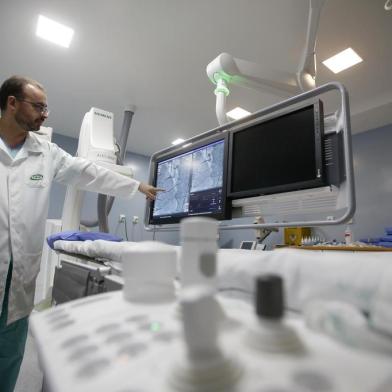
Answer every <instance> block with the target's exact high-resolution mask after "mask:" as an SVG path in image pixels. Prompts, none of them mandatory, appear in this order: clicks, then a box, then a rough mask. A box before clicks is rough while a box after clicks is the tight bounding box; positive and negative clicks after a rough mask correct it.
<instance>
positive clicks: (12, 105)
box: [7, 95, 17, 111]
mask: <svg viewBox="0 0 392 392" xmlns="http://www.w3.org/2000/svg"><path fill="white" fill-rule="evenodd" d="M16 102H17V99H16V97H15V96H13V95H9V96H8V98H7V109H8V108H9V109H11V110H13V111H15V109H16Z"/></svg>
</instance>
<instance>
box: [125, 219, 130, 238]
mask: <svg viewBox="0 0 392 392" xmlns="http://www.w3.org/2000/svg"><path fill="white" fill-rule="evenodd" d="M124 230H125V238H126V239H127V241H129V240H128V228H127V220H126V219H124Z"/></svg>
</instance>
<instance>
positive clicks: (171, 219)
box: [149, 131, 231, 225]
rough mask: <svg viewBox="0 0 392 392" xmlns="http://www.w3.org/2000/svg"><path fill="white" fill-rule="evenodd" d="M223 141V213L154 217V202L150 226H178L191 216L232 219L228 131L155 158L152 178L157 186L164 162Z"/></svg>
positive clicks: (151, 204)
mask: <svg viewBox="0 0 392 392" xmlns="http://www.w3.org/2000/svg"><path fill="white" fill-rule="evenodd" d="M220 140H222V141H223V143H224V149H223V183H222V204H223V209H222V212H220V213H209V214H176V215H171V216H168V217H154V216H153V211H154V203H155V202H154V201H152V202H151V203H150V207H149V209H150V211H149V224H150V225H166V224H176V223H179V222H180V221H181V219H183V218H187V217H191V216H205V217H209V218H214V219H217V220H226V219H230V217H231V208H230V207H231V203H230V200H229V199H228V198H227V174H228V171H227V170H228V167H227V166H228V165H227V164H228V154H229V133H228V132H226V131H223V132H220V133H217V134H215V135H212V136H208V137H206V138H204V139H202V140H199V141H197V142H194V143H192V144H191V145H189V146H187V143H186V141H185V142H184V143H183V146H186V147H180V148H177V149H176V150H174V151H169V152H167V153H164V154H162V155H159V156H157V157H155V159H154V160H153V162H152V165H153V169H152V172H153V177H152V181H151V183H152V185H154V186H156V182H157V171H158V164H159V163H160V162H162V161H166V160H168V159H172V158H175V157H176V156H180V155H183V154H186V153H189V152H190V151H192V150H196V149H198V148H201V147H204V146H207V145H209V144H212V143H215V142H218V141H220Z"/></svg>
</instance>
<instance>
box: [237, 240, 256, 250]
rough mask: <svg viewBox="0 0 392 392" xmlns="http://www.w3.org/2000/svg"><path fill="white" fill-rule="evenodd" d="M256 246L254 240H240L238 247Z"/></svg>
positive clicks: (251, 248)
mask: <svg viewBox="0 0 392 392" xmlns="http://www.w3.org/2000/svg"><path fill="white" fill-rule="evenodd" d="M255 247H256V242H255V241H242V242H241V245H240V249H249V250H253V249H255Z"/></svg>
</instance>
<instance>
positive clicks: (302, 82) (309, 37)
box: [207, 0, 326, 125]
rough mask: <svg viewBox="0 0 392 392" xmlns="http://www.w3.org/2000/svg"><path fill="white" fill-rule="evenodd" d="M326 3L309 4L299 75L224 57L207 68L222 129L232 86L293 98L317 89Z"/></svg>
mask: <svg viewBox="0 0 392 392" xmlns="http://www.w3.org/2000/svg"><path fill="white" fill-rule="evenodd" d="M325 1H326V0H309V17H308V26H307V34H306V41H305V47H304V50H303V54H302V57H301V60H300V63H299V67H298V71H297V73H296V74H294V73H289V72H285V71H282V70H277V69H269V68H267V67H263V66H260V65H259V64H256V63H253V62H250V61H247V60H242V59H238V58H235V57H233V56H232V55H230V54H228V53H221V54H220V55H219V56H218V57H216V58H215V59H214V60H213V61H211V62H210V63H209V64H208V65H207V75H208V77H209V79H210V80H211V81H212V83H214V84H216V89H215V95H216V115H217V118H218V121H219V124H220V125H223V124H225V123H226V122H227V117H226V110H225V107H226V97H227V95H229V88H228V85H229V84H234V85H239V86H243V87H250V88H256V89H262V90H264V91H265V90H267V91H270V92H272V93H274V94H276V95H280V96H286V97H287V96H291V95H294V94H298V93H299V92H301V91H307V90H311V89H313V88H314V87H315V86H316V83H315V80H316V65H315V64H316V61H315V47H316V37H317V30H318V24H319V20H320V13H321V9H322V6H323V4H324V2H325Z"/></svg>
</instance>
